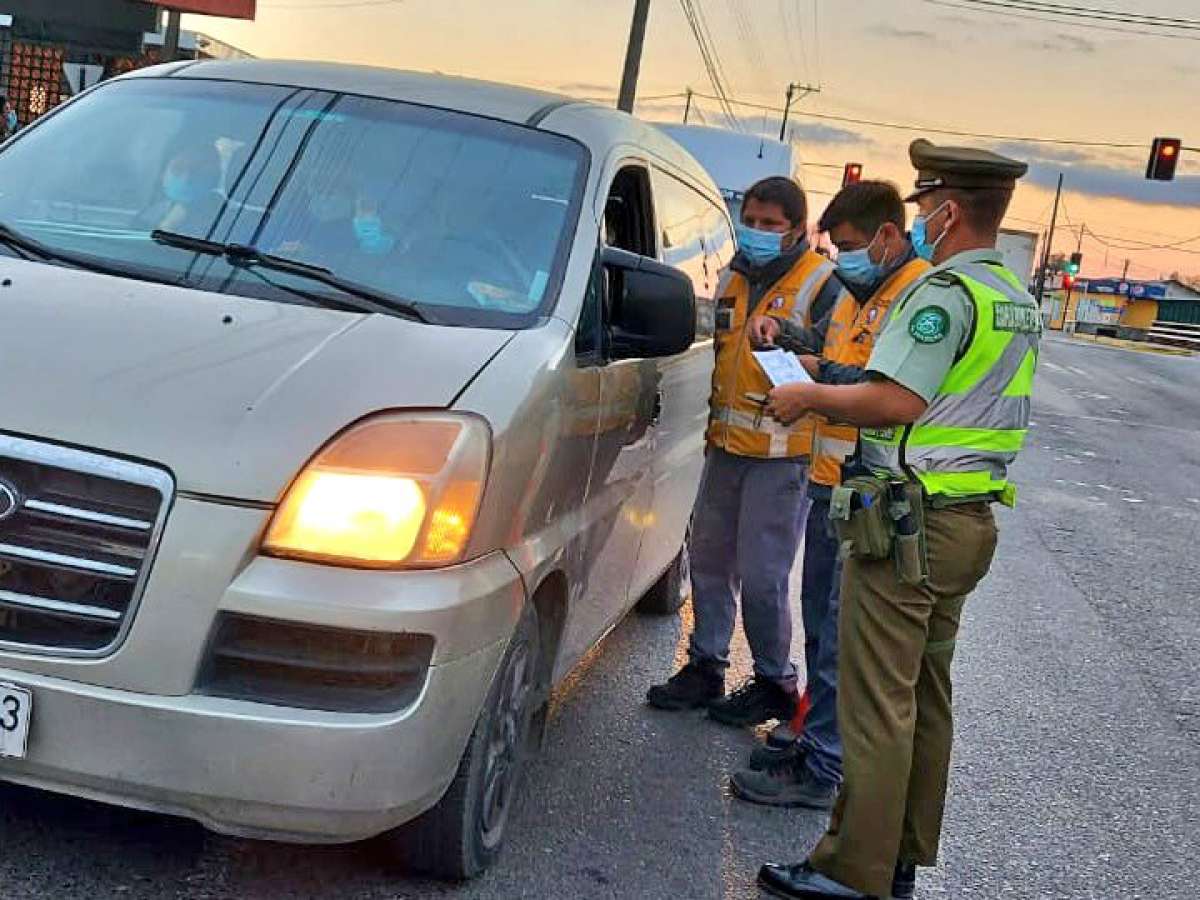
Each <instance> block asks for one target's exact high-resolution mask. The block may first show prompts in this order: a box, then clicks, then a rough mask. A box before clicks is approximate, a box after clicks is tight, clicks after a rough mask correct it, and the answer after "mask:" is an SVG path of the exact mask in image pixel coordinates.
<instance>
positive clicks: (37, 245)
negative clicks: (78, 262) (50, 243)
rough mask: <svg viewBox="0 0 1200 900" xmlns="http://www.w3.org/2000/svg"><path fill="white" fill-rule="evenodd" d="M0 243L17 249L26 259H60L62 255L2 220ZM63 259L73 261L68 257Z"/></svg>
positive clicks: (0, 224)
mask: <svg viewBox="0 0 1200 900" xmlns="http://www.w3.org/2000/svg"><path fill="white" fill-rule="evenodd" d="M0 243H3V244H7V245H8V246H9V247H12V248H13V249H15V250H17V251H19V252H20V254H21V255H22V256H24V257H25V258H26V259H29V258H30V257H34V258H36V259H41V260H50V259H62V257H60V256H59V255H58V254H56V253H55V252H54V251H53V250H51V249H50V248H49V247H47V246H46V245H45V244H43V243H42V242H41V241H38V240H34V239H33V238H31V237H27V236H26V235H24V234H22V233H21V232H19V231H17V230H16V229H15V228H13V227H12V226H11V225H5V224H4V223H3V222H0ZM65 261H67V262H73V260H70V259H67V260H65Z"/></svg>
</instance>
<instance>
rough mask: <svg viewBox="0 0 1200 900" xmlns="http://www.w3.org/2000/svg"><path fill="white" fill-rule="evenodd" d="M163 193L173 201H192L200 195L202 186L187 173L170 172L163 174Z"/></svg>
mask: <svg viewBox="0 0 1200 900" xmlns="http://www.w3.org/2000/svg"><path fill="white" fill-rule="evenodd" d="M163 193H164V194H166V195H167V199H168V200H170V201H171V202H172V203H192V202H194V201H195V200H197V199H199V197H200V193H201V191H200V186H199V185H198V184H196V182H195V181H193V180H192V179H191V178H189V177H188V176H186V175H180V174H179V173H177V172H168V173H167V174H166V175H165V176H163Z"/></svg>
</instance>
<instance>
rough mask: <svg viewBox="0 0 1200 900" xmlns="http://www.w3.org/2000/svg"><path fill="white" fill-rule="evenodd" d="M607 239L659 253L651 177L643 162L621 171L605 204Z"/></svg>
mask: <svg viewBox="0 0 1200 900" xmlns="http://www.w3.org/2000/svg"><path fill="white" fill-rule="evenodd" d="M604 243H605V244H607V245H608V246H609V247H616V248H618V249H620V250H628V251H629V252H630V253H637V254H639V255H640V256H655V255H656V254H655V246H654V207H653V205H652V203H651V194H650V177H649V174H648V173H647V172H646V170H645V169H643V168H642V167H641V166H627V167H626V168H624V169H622V170H621V171H620V172H618V173H617V177H616V178H614V179H613V183H612V187H610V188H609V190H608V201H607V202H606V203H605V204H604Z"/></svg>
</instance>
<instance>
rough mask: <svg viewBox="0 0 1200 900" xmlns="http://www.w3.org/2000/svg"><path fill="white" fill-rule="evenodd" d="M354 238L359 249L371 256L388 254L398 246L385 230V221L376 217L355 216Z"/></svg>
mask: <svg viewBox="0 0 1200 900" xmlns="http://www.w3.org/2000/svg"><path fill="white" fill-rule="evenodd" d="M354 236H355V238H357V239H358V247H359V249H360V250H362V251H363V253H366V254H369V255H371V256H378V255H381V254H383V253H387V252H389V251H390V250H391V249H392V247H394V246H395V245H396V241H395V239H394V238H393V237H392V236H391V235H389V234H388V233H387V232H386V231H384V230H383V221H382V220H381V219H380V218H379V216H375V215H358V216H355V217H354Z"/></svg>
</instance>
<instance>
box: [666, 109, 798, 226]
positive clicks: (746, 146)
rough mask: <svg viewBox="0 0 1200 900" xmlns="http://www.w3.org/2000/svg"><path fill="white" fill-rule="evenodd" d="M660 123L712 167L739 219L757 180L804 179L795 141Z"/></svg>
mask: <svg viewBox="0 0 1200 900" xmlns="http://www.w3.org/2000/svg"><path fill="white" fill-rule="evenodd" d="M656 124H657V125H658V127H659V128H660V129H662V130H663V131H665V132H666V133H667V134H669V135H670V136H671V137H672V138H674V139H675V140H676V141H677V142H678V143H679V144H681V145H682V146H683V147H684V148H685V149H686V150H687V151H688V152H689V153H690V154H692V156H694V157H696V160H697V161H698V162H699V163H700V165H702V166H704V168H705V169H707V170H708V173H709V175H711V176H712V179H713V181H715V182H716V183H717V187H718V188H720V190H721V196H722V197H723V198H724V199H725V203H726V204H727V205H728V207H729V212H730V215H731V216H732V217H733V220H734V221H735V222H736V221H739V220H740V218H741V210H742V195H743V194H744V193H745V192H746V188H748V187H750V185H752V184H754V182H756V181H759V180H761V179H763V178H767V177H769V176H771V175H784V176H787V177H789V178H795V179H796V180H798V181H801V182H802V181H803V179H802V178H801V171H800V162H801V161H800V155H799V153H798V152H797V150H796V148H795V146H793V145H792V144H788V143H784V142H783V141H777V140H774V139H772V138H769V137H763V136H761V135H754V134H744V133H742V132H738V131H728V130H726V129H723V128H708V127H706V126H703V125H682V124H673V123H669V122H660V123H656Z"/></svg>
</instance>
